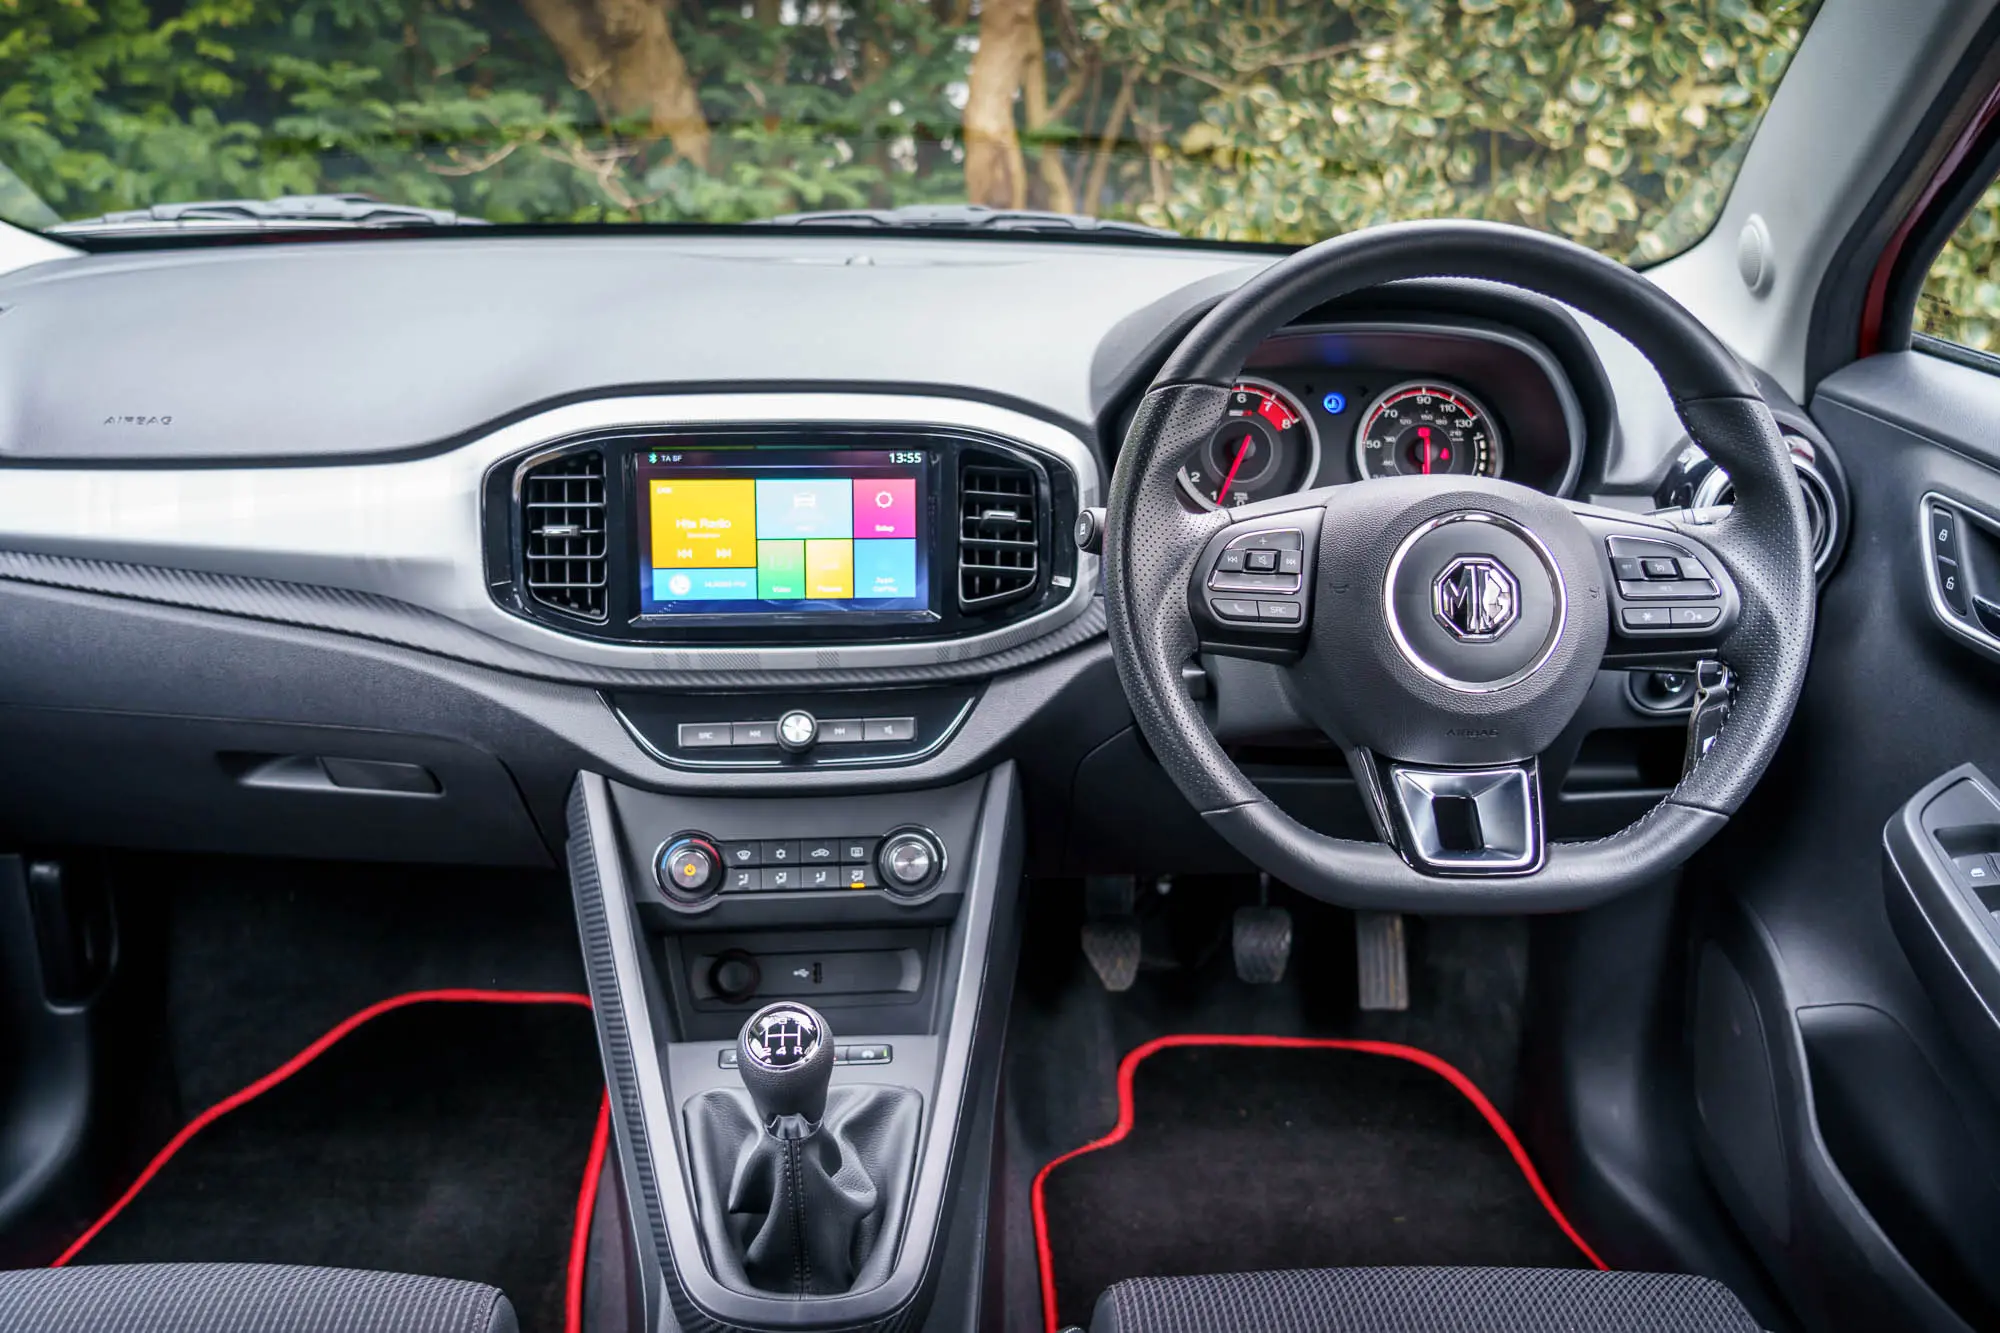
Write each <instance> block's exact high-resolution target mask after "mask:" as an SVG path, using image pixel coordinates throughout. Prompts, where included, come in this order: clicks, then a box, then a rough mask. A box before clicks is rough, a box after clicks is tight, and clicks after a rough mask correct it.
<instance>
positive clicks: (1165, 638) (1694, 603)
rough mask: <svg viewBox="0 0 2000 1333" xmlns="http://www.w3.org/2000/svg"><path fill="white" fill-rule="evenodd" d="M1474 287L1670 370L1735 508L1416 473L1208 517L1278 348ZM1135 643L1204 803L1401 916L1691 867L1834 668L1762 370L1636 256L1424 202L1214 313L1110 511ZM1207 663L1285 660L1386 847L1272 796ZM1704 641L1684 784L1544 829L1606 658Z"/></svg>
mask: <svg viewBox="0 0 2000 1333" xmlns="http://www.w3.org/2000/svg"><path fill="white" fill-rule="evenodd" d="M1427 277H1453V278H1476V279H1486V280H1491V281H1497V282H1504V283H1508V284H1510V285H1513V286H1516V287H1521V288H1526V289H1528V290H1531V291H1537V292H1540V293H1542V294H1543V295H1545V296H1549V297H1553V298H1554V299H1556V300H1559V301H1563V302H1566V303H1568V304H1569V305H1571V306H1574V307H1576V308H1577V309H1579V310H1582V311H1585V312H1587V313H1588V314H1590V315H1593V316H1595V317H1596V318H1598V319H1599V320H1601V321H1603V322H1604V323H1605V324H1607V325H1609V326H1610V327H1611V328H1613V329H1614V330H1616V331H1617V332H1619V333H1620V334H1622V335H1624V336H1625V337H1626V338H1627V339H1629V340H1630V341H1631V342H1632V343H1633V344H1634V345H1635V346H1636V347H1637V348H1638V349H1639V350H1640V351H1641V352H1642V353H1644V354H1645V356H1646V357H1647V358H1648V359H1649V360H1650V361H1651V362H1652V364H1653V366H1654V368H1655V369H1656V370H1657V371H1658V372H1659V374H1660V378H1661V379H1662V380H1663V381H1664V382H1665V384H1666V387H1667V390H1668V392H1669V393H1670V394H1671V395H1672V398H1673V401H1674V405H1675V408H1676V410H1677V411H1678V413H1679V415H1680V418H1681V421H1682V422H1683V424H1685V425H1686V427H1687V431H1688V434H1689V435H1690V436H1691V437H1692V438H1693V440H1694V442H1695V443H1696V444H1698V445H1700V446H1701V447H1702V449H1704V450H1705V451H1707V453H1708V454H1709V456H1710V457H1712V458H1713V459H1715V461H1716V462H1717V463H1718V464H1719V465H1720V466H1721V467H1722V468H1723V469H1724V470H1725V471H1727V472H1728V474H1729V477H1730V479H1731V481H1732V482H1734V483H1735V491H1736V502H1735V506H1734V508H1733V510H1732V511H1731V512H1730V514H1729V515H1728V517H1726V518H1724V519H1723V520H1722V521H1721V522H1719V523H1716V524H1712V525H1710V524H1704V525H1701V526H1699V527H1692V526H1682V525H1677V524H1674V523H1671V522H1668V521H1666V520H1664V519H1660V518H1655V517H1645V516H1639V515H1634V514H1630V513H1626V512H1623V511H1617V510H1607V509H1601V508H1596V507H1593V506H1589V505H1584V504H1578V503H1572V502H1568V501H1564V500H1560V499H1556V498H1554V497H1551V496H1548V495H1545V494H1543V493H1541V492H1539V491H1534V490H1531V489H1529V488H1527V487H1525V486H1519V485H1515V484H1513V483H1510V482H1505V481H1495V480H1489V479H1486V478H1480V477H1466V476H1429V477H1426V476H1408V477H1395V478H1385V479H1380V480H1374V481H1364V482H1359V483H1354V484H1349V485H1341V486H1329V487H1323V488H1320V489H1317V490H1312V491H1307V492H1303V493H1300V494H1296V495H1288V496H1283V497H1280V498H1278V499H1274V500H1268V501H1264V502H1262V503H1258V504H1251V505H1246V506H1243V507H1240V508H1233V509H1228V510H1220V511H1213V512H1202V513H1190V512H1189V511H1188V509H1187V507H1186V506H1185V505H1184V504H1183V503H1182V502H1181V499H1180V493H1179V488H1178V486H1177V484H1176V482H1175V473H1176V470H1177V469H1178V468H1179V467H1180V465H1181V462H1182V460H1183V459H1184V458H1185V457H1186V456H1187V453H1188V451H1189V450H1190V449H1192V448H1194V447H1195V446H1196V445H1198V444H1201V443H1203V442H1205V441H1206V440H1208V439H1209V438H1210V437H1211V436H1212V435H1213V433H1214V432H1215V430H1216V429H1217V428H1218V427H1219V426H1220V425H1221V424H1222V422H1223V420H1224V411H1225V408H1226V407H1227V406H1228V404H1229V401H1230V394H1231V385H1232V383H1233V382H1234V380H1235V378H1236V376H1237V375H1238V373H1239V372H1240V371H1241V369H1242V366H1243V363H1244V361H1245V359H1246V358H1247V357H1248V356H1249V355H1250V353H1251V352H1252V351H1253V350H1254V349H1255V348H1256V347H1257V345H1258V344H1259V343H1261V342H1262V341H1263V340H1264V339H1265V338H1267V337H1268V336H1270V335H1271V334H1273V333H1275V332H1277V331H1278V330H1279V329H1280V328H1281V327H1282V326H1284V325H1285V324H1286V323H1288V322H1290V321H1291V320H1293V319H1295V318H1297V317H1298V316H1300V315H1302V314H1304V313H1306V312H1307V311H1309V310H1312V309H1314V308H1315V307H1318V306H1320V305H1323V304H1325V303H1326V302H1329V301H1332V300H1335V299H1337V298H1339V297H1342V296H1345V295H1347V294H1348V293H1351V292H1356V291H1360V290H1363V289H1365V288H1370V287H1375V286H1378V285H1380V284H1382V283H1388V282H1396V281H1399V280H1403V279H1409V278H1427ZM1104 582H1105V601H1106V609H1107V612H1108V618H1109V628H1110V634H1111V643H1112V648H1113V651H1114V653H1115V655H1116V660H1117V665H1118V671H1119V675H1120V677H1121V679H1122V680H1123V682H1124V686H1125V691H1126V694H1127V696H1128V698H1129V700H1130V702H1131V705H1132V709H1133V713H1134V715H1135V717H1136V718H1137V721H1138V724H1139V727H1140V729H1141V730H1142V732H1143V733H1144V735H1145V737H1146V739H1147V741H1148V742H1150V743H1151V745H1152V748H1153V751H1154V753H1155V754H1156V755H1157V756H1158V758H1159V760H1160V762H1161V764H1162V765H1163V766H1164V767H1165V769H1166V771H1167V773H1168V774H1169V775H1170V776H1171V778H1172V779H1173V782H1174V784H1175V785H1176V786H1177V787H1179V788H1180V790H1181V792H1182V793H1183V794H1184V795H1185V796H1186V797H1187V799H1188V801H1189V802H1190V803H1191V804H1192V805H1193V806H1194V808H1195V809H1196V810H1197V811H1199V812H1200V814H1201V816H1202V818H1203V819H1205V820H1206V821H1207V822H1208V824H1209V825H1210V826H1211V827H1212V828H1213V829H1214V830H1215V831H1216V832H1217V833H1219V834H1220V835H1221V836H1222V837H1223V838H1224V839H1226V840H1227V841H1228V842H1229V843H1231V844H1232V845H1233V846H1235V847H1236V849H1237V850H1238V851H1240V852H1242V853H1243V854H1244V856H1246V857H1247V858H1248V859H1249V860H1250V861H1252V862H1253V863H1255V864H1256V865H1257V866H1258V867H1259V868H1261V869H1263V870H1266V871H1268V872H1270V873H1271V874H1272V875H1274V876H1276V877H1277V878H1279V879H1281V880H1283V881H1284V882H1285V883H1288V884H1290V885H1292V886H1293V887H1294V888H1296V889H1299V890H1301V891H1303V892H1305V893H1307V894H1310V895H1312V896H1314V897H1317V898H1321V899H1324V900H1326V901H1329V902H1334V903H1340V904H1343V905H1346V906H1350V907H1362V908H1374V909H1385V910H1396V911H1419V912H1420V911H1452V912H1480V911H1486V912H1539V911H1557V910H1565V909H1572V908H1579V907H1584V906H1588V905H1590V904H1592V903H1596V902H1599V901H1602V900H1604V899H1606V898H1609V897H1612V896H1614V895H1616V894H1618V893H1620V892H1622V891H1624V890H1627V889H1630V888H1632V887H1635V886H1636V885H1638V884H1640V883H1642V882H1644V881H1646V880H1648V879H1650V878H1654V877H1656V876H1658V875H1660V874H1662V873H1664V872H1666V871H1669V870H1671V869H1673V868H1674V867H1676V866H1678V865H1680V864H1681V863H1682V862H1684V861H1685V860H1686V859H1687V858H1688V857H1689V856H1691V855H1692V854H1693V853H1694V852H1695V851H1696V850H1697V849H1698V848H1700V847H1701V845H1702V844H1703V843H1705V842H1706V841H1708V839H1709V838H1711V837H1713V836H1714V835H1715V834H1716V832H1717V831H1718V830H1719V829H1720V828H1721V827H1722V826H1723V824H1724V823H1725V822H1727V820H1728V817H1729V816H1730V814H1732V813H1733V812H1734V811H1735V810H1736V808H1737V807H1738V806H1739V805H1740V804H1741V803H1742V801H1743V799H1744V797H1745V796H1746V795H1747V794H1748V793H1749V791H1750V788H1751V787H1752V786H1753V785H1754V784H1755V783H1756V781H1757V779H1758V778H1759V777H1760V776H1761V775H1762V773H1763V771H1764V767H1765V765H1766V764H1767V763H1768V762H1769V759H1770V757H1771V754H1772V752H1773V751H1774V750H1775V749H1776V747H1777V744H1778V742H1779V740H1780V739H1781V737H1782V736H1783V734H1784V730H1785V726H1786V723H1787V722H1788V721H1789V720H1790V718H1791V714H1792V708H1793V706H1794V705H1795V704H1796V702H1797V700H1798V695H1799V690H1800V687H1801V686H1802V685H1803V683H1804V680H1805V673H1806V666H1807V662H1808V660H1809V654H1810V648H1811V641H1812V626H1813V610H1814V580H1813V561H1812V550H1811V543H1810V539H1809V536H1808V528H1807V522H1806V515H1805V508H1804V504H1803V502H1802V501H1801V499H1800V496H1799V489H1798V484H1797V482H1796V480H1795V479H1794V474H1793V469H1792V464H1791V461H1790V459H1789V457H1788V456H1787V453H1786V450H1785V446H1784V444H1783V443H1782V441H1781V440H1780V438H1779V435H1778V427H1777V423H1776V422H1775V421H1774V420H1773V419H1772V417H1771V412H1770V409H1769V408H1768V407H1767V406H1766V405H1765V403H1764V400H1763V398H1762V397H1761V396H1760V395H1759V393H1758V391H1757V386H1756V383H1755V381H1754V380H1753V379H1752V378H1751V376H1750V374H1749V372H1748V371H1747V370H1746V369H1745V368H1744V367H1743V366H1742V364H1741V363H1739V362H1738V361H1737V360H1736V358H1735V357H1734V356H1733V355H1731V354H1730V352H1729V351H1728V350H1727V349H1725V348H1724V347H1723V345H1722V344H1721V343H1720V342H1719V341H1717V339H1716V338H1715V336H1714V335H1713V334H1711V333H1710V332H1709V331H1708V330H1707V329H1706V328H1704V327H1703V326H1702V324H1701V323H1700V322H1699V321H1697V320H1696V319H1695V318H1694V317H1693V316H1692V315H1690V314H1689V313H1688V312H1687V310H1685V309H1684V308H1683V307H1681V306H1680V305H1679V304H1677V303H1676V302H1675V301H1674V300H1673V299H1672V298H1670V297H1669V296H1667V295H1666V294H1665V293H1664V292H1662V291H1661V290H1660V289H1659V288H1657V287H1656V286H1654V285H1653V284H1652V283H1650V282H1648V281H1647V280H1646V279H1644V278H1642V277H1640V276H1639V275H1637V274H1636V273H1634V272H1632V271H1631V270H1629V269H1627V268H1625V267H1624V266H1623V265H1620V264H1618V263H1615V262H1613V261H1612V260H1609V259H1606V258H1604V257H1602V256H1600V255H1598V254H1596V253H1594V252H1592V251H1590V250H1586V249H1584V248H1583V247H1581V246H1578V245H1575V244H1572V243H1570V242H1568V241H1563V240H1558V239H1555V238H1552V237H1549V236H1545V235H1542V234H1540V233H1537V232H1531V231H1527V230H1525V229H1522V228H1517V227H1509V226H1503V225H1498V224H1491V223H1476V222H1415V223H1403V224H1397V225H1391V226H1382V227H1374V228H1370V229H1368V230H1366V231H1362V232H1357V233H1354V234H1352V235H1348V236H1342V237H1339V238H1336V239H1334V240H1330V241H1326V242H1323V243H1321V244H1319V245H1315V246H1313V247H1311V248H1309V249H1306V250H1302V251H1300V252H1298V253H1297V254H1294V255H1292V256H1290V257H1288V258H1286V259H1284V260H1282V261H1280V262H1279V263H1277V264H1274V265H1272V266H1271V267H1270V268H1268V269H1266V270H1264V271H1263V272H1262V273H1260V274H1259V275H1258V276H1257V277H1255V278H1253V279H1252V280H1251V281H1249V282H1248V283H1246V284H1245V285H1244V286H1242V287H1241V288H1239V289H1237V290H1236V291H1235V292H1234V293H1232V294H1231V295H1230V296H1228V297H1227V298H1225V299H1224V300H1223V301H1222V302H1221V303H1220V304H1218V305H1217V306H1216V307H1215V308H1214V309H1213V310H1212V311H1210V312H1209V314H1208V315H1207V316H1206V317H1205V318H1204V319H1203V320H1202V321H1201V322H1200V323H1199V324H1198V325H1196V326H1195V328H1194V329H1193V330H1192V331H1191V332H1189V334H1188V335H1187V337H1186V338H1185V339H1184V340H1183V341H1182V342H1181V344H1180V345H1179V346H1178V347H1177V348H1176V349H1175V350H1174V352H1173V353H1172V355H1170V356H1169V357H1168V358H1167V361H1166V363H1165V364H1164V365H1163V366H1162V367H1161V369H1160V372H1159V374H1158V375H1157V376H1155V377H1154V380H1153V383H1152V384H1151V386H1150V387H1149V388H1148V389H1147V391H1146V395H1145V397H1144V399H1143V400H1142V402H1141V403H1140V406H1139V410H1138V413H1137V415H1136V416H1135V418H1134V419H1133V422H1132V426H1131V429H1130V431H1129V433H1128V434H1127V436H1126V439H1125V443H1124V447H1123V449H1122V451H1121V452H1120V454H1119V457H1118V465H1117V468H1116V471H1115V472H1114V474H1113V476H1112V482H1111V493H1110V500H1109V504H1108V506H1107V511H1106V514H1105V518H1104ZM1197 653H1202V654H1217V655H1234V656H1241V657H1248V658H1253V659H1257V660H1262V661H1267V662H1275V663H1279V664H1281V666H1280V670H1281V673H1282V676H1283V678H1284V679H1283V683H1284V685H1285V688H1286V692H1287V693H1288V695H1289V697H1290V702H1291V705H1292V707H1293V708H1294V709H1295V710H1296V712H1297V713H1298V715H1299V716H1300V717H1301V718H1303V719H1305V720H1307V721H1309V722H1310V723H1312V724H1313V725H1315V726H1317V727H1318V729H1319V730H1321V731H1323V732H1324V733H1325V734H1326V735H1327V736H1328V737H1329V738H1330V739H1331V740H1332V741H1333V742H1334V743H1335V744H1337V745H1339V746H1340V747H1341V749H1342V750H1343V751H1344V752H1345V754H1346V756H1347V759H1348V764H1349V766H1350V768H1351V769H1352V770H1353V773H1354V776H1355V779H1356V781H1357V782H1358V784H1359V787H1360V790H1361V793H1362V795H1363V798H1364V800H1365V802H1366V804H1367V805H1368V808H1369V812H1370V815H1371V818H1372V821H1373V823H1374V825H1375V829H1376V832H1377V834H1378V836H1379V837H1380V839H1381V841H1379V842H1360V841H1354V840H1350V839H1342V838H1333V837H1328V836H1325V835H1323V834H1320V833H1317V832H1314V831H1313V830H1310V829H1308V828H1306V827H1304V826H1303V825H1301V824H1299V823H1298V822H1296V821H1295V820H1293V819H1292V818H1291V817H1290V816H1289V815H1287V814H1286V813H1284V812H1283V811H1282V810H1280V809H1279V808H1278V807H1277V806H1276V805H1275V804H1273V803H1272V802H1271V801H1270V799H1269V798H1267V797H1266V796H1265V795H1264V794H1263V793H1262V792H1260V791H1259V790H1258V789H1257V788H1256V787H1255V786H1253V785H1252V784H1251V783H1250V781H1249V779H1247V778H1246V777H1244V775H1243V773H1242V771H1241V770H1240V769H1239V768H1237V766H1236V764H1235V763H1234V762H1233V761H1232V760H1231V759H1230V757H1229V756H1228V754H1227V753H1226V752H1225V751H1224V750H1223V748H1222V746H1221V744H1219V743H1218V742H1217V740H1216V738H1215V736H1214V735H1213V733H1212V732H1211V731H1210V730H1209V728H1208V727H1207V725H1206V724H1205V723H1204V722H1203V720H1202V715H1201V712H1200V711H1199V709H1198V707H1197V705H1196V703H1195V701H1194V700H1193V698H1192V697H1191V696H1190V695H1189V693H1188V690H1187V687H1186V685H1185V683H1184V680H1183V667H1184V665H1185V664H1186V663H1187V662H1188V660H1189V659H1190V658H1191V657H1192V656H1194V655H1195V654H1197ZM1690 659H1694V660H1699V661H1700V662H1701V668H1700V672H1699V675H1700V680H1701V685H1700V692H1699V696H1698V698H1697V702H1696V705H1695V713H1694V718H1693V720H1692V722H1691V725H1690V751H1689V764H1688V767H1687V769H1686V771H1685V772H1684V774H1683V776H1682V777H1681V780H1680V782H1679V784H1678V785H1677V786H1675V787H1674V789H1673V790H1672V791H1671V792H1670V793H1668V794H1667V795H1666V796H1665V797H1664V798H1663V799H1662V800H1661V801H1660V802H1659V803H1658V804H1657V805H1655V806H1654V807H1653V808H1652V809H1651V810H1649V811H1648V812H1647V813H1646V814H1645V815H1644V816H1643V817H1641V818H1640V819H1639V820H1638V821H1637V822H1635V823H1633V824H1631V825H1630V826H1628V827H1627V828H1625V829H1624V830H1622V831H1620V832H1618V833H1616V834H1613V835H1612V836H1610V837H1607V838H1600V839H1597V840H1595V841H1590V842H1574V843H1567V842H1566V843H1555V844H1550V843H1548V842H1547V841H1546V839H1545V837H1544V832H1543V796H1542V791H1541V775H1540V771H1539V765H1538V757H1539V756H1540V755H1541V754H1542V753H1543V752H1544V751H1546V750H1547V749H1548V748H1549V747H1550V746H1551V744H1553V743H1554V741H1555V740H1556V738H1557V737H1558V736H1559V735H1561V734H1562V732H1563V730H1564V728H1565V727H1566V726H1567V725H1568V724H1569V723H1570V722H1571V720H1572V719H1573V718H1574V717H1575V716H1576V714H1577V711H1578V709H1579V707H1580V706H1581V705H1582V703H1583V700H1584V697H1585V695H1586V694H1587V693H1588V692H1589V691H1590V689H1591V685H1592V683H1593V681H1595V680H1596V678H1597V676H1598V673H1599V671H1600V669H1603V668H1606V667H1622V666H1632V665H1640V664H1644V663H1649V662H1650V663H1662V662H1682V663H1684V662H1687V661H1689V660H1690Z"/></svg>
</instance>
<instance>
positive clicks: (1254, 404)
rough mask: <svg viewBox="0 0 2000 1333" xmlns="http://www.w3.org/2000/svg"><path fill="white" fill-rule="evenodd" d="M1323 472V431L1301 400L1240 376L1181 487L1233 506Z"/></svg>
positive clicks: (1210, 503)
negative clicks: (1216, 427) (1223, 413)
mask: <svg viewBox="0 0 2000 1333" xmlns="http://www.w3.org/2000/svg"><path fill="white" fill-rule="evenodd" d="M1318 472H1319V432H1318V431H1316V430H1314V429H1313V424H1312V418H1310V417H1308V416H1307V415H1306V410H1305V409H1304V408H1303V407H1301V406H1299V403H1298V400H1297V399H1295V398H1293V397H1292V396H1291V394H1289V393H1287V392H1286V391H1285V390H1283V389H1281V388H1279V387H1278V386H1277V385H1275V384H1270V383H1267V382H1266V381H1264V380H1253V379H1241V380H1238V381H1237V382H1236V384H1235V388H1234V391H1233V392H1232V393H1231V394H1230V396H1229V411H1228V415H1227V416H1226V417H1224V419H1223V422H1222V426H1221V428H1220V429H1219V430H1217V431H1216V432H1215V434H1214V435H1212V436H1210V437H1209V439H1208V442H1207V443H1206V444H1204V445H1202V446H1201V447H1200V448H1198V449H1196V450H1195V451H1194V452H1193V453H1192V454H1191V455H1189V457H1188V460H1187V462H1186V463H1184V464H1182V465H1181V486H1182V487H1183V488H1185V489H1186V491H1187V493H1188V494H1189V495H1191V496H1193V497H1194V498H1195V500H1196V501H1197V502H1199V503H1200V504H1201V505H1203V506H1204V507H1206V508H1209V509H1217V508H1221V507H1223V506H1225V505H1226V506H1229V507H1231V508H1234V507H1235V506H1237V505H1247V504H1251V503H1253V502H1255V501H1258V500H1268V499H1270V498H1271V497H1272V496H1274V495H1289V494H1291V493H1292V492H1293V491H1296V490H1300V489H1302V488H1303V487H1305V486H1307V485H1309V484H1310V483H1311V481H1312V479H1313V477H1314V476H1315V475H1316V474H1317V473H1318Z"/></svg>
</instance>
